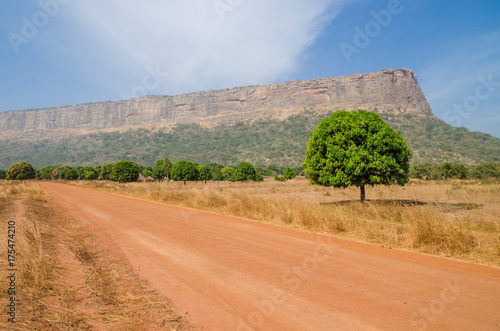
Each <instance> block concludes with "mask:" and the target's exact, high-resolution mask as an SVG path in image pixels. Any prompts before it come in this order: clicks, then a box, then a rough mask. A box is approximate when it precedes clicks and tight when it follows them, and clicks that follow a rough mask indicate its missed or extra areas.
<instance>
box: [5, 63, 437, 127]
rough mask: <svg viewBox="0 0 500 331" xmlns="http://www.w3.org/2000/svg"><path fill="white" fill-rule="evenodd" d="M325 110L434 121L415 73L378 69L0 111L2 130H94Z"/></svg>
mask: <svg viewBox="0 0 500 331" xmlns="http://www.w3.org/2000/svg"><path fill="white" fill-rule="evenodd" d="M311 107H314V108H318V109H324V110H325V111H329V110H332V109H334V110H336V109H344V110H354V109H367V110H373V111H387V110H397V111H398V112H400V113H402V114H404V113H409V114H417V115H421V116H424V117H427V118H428V119H429V120H433V121H436V120H438V119H437V118H435V117H434V115H433V114H432V110H431V107H430V106H429V104H428V102H427V100H426V99H425V95H424V93H423V92H422V90H421V88H420V86H419V85H418V82H417V78H416V75H415V73H414V72H413V71H412V70H409V69H404V68H400V69H396V70H395V69H383V70H381V71H379V72H374V73H365V74H355V75H350V76H339V77H326V78H319V79H311V80H295V81H290V82H285V83H281V84H267V85H251V86H243V87H235V88H231V89H225V90H213V91H201V92H193V93H188V94H181V95H177V96H143V97H140V98H135V99H130V100H122V101H104V102H96V103H84V104H77V105H70V106H60V107H53V108H42V109H26V110H16V111H7V112H2V113H0V131H1V132H20V131H22V132H25V131H36V130H38V131H51V130H58V129H69V130H75V129H76V130H81V131H83V132H95V131H99V130H103V129H111V128H120V127H125V126H144V125H154V124H192V123H197V124H202V125H221V124H234V123H237V122H241V121H253V120H257V119H261V118H264V117H268V116H271V117H274V118H281V119H284V118H287V117H288V116H290V115H294V114H299V113H301V112H303V110H305V109H306V108H311Z"/></svg>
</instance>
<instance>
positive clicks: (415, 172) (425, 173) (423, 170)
mask: <svg viewBox="0 0 500 331" xmlns="http://www.w3.org/2000/svg"><path fill="white" fill-rule="evenodd" d="M431 168H432V165H431V164H430V163H429V162H427V163H421V164H414V165H413V166H412V167H411V170H410V173H409V176H410V177H411V178H416V179H430V178H431Z"/></svg>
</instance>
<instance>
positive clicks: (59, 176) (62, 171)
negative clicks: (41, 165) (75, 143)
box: [50, 166, 76, 180]
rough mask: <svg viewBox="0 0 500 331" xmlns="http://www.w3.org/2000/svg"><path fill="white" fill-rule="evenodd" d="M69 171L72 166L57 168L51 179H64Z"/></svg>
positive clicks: (53, 171) (51, 174)
mask: <svg viewBox="0 0 500 331" xmlns="http://www.w3.org/2000/svg"><path fill="white" fill-rule="evenodd" d="M69 169H71V167H70V166H57V167H55V168H54V169H53V170H52V171H51V173H50V179H52V180H55V179H64V174H65V172H66V171H68V170H69ZM75 170H76V169H75Z"/></svg>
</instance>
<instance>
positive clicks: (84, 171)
mask: <svg viewBox="0 0 500 331" xmlns="http://www.w3.org/2000/svg"><path fill="white" fill-rule="evenodd" d="M90 173H92V174H90ZM95 178H96V174H95V172H94V168H93V167H80V168H79V169H78V179H83V180H93V179H95Z"/></svg>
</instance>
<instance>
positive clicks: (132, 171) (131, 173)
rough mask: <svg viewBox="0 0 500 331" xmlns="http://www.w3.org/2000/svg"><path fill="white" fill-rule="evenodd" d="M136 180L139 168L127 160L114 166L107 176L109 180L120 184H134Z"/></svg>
mask: <svg viewBox="0 0 500 331" xmlns="http://www.w3.org/2000/svg"><path fill="white" fill-rule="evenodd" d="M138 178H139V166H138V165H137V164H135V163H134V162H131V161H128V160H125V161H120V162H118V163H117V164H115V165H114V167H113V171H111V174H110V175H109V179H111V180H112V181H114V182H120V183H128V182H136V181H137V179H138Z"/></svg>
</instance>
